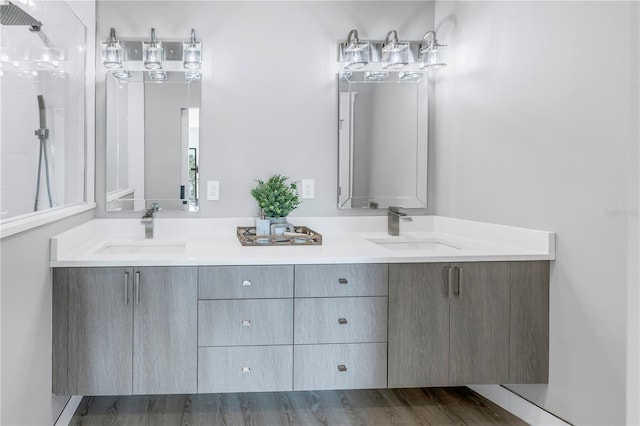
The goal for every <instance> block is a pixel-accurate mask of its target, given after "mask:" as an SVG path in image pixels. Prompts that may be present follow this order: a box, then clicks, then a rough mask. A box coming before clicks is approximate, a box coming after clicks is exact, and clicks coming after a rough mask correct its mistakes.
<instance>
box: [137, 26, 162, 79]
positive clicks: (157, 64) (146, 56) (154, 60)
mask: <svg viewBox="0 0 640 426" xmlns="http://www.w3.org/2000/svg"><path fill="white" fill-rule="evenodd" d="M163 56H164V49H163V48H162V42H160V41H158V40H156V29H155V28H151V40H149V41H143V42H142V59H143V61H144V67H145V68H147V69H150V70H157V69H161V68H162V60H163Z"/></svg>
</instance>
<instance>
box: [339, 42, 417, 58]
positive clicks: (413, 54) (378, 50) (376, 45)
mask: <svg viewBox="0 0 640 426" xmlns="http://www.w3.org/2000/svg"><path fill="white" fill-rule="evenodd" d="M364 41H368V42H369V44H370V46H371V47H370V49H371V51H370V52H371V57H370V59H369V62H371V63H377V62H382V48H383V47H384V40H364ZM401 42H402V43H409V61H410V62H417V61H418V58H419V57H420V46H421V43H422V42H421V41H404V40H401ZM346 48H347V42H346V41H343V42H339V43H338V62H343V61H344V59H345V58H344V49H346Z"/></svg>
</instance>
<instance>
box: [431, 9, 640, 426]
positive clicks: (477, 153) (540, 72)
mask: <svg viewBox="0 0 640 426" xmlns="http://www.w3.org/2000/svg"><path fill="white" fill-rule="evenodd" d="M638 22H639V21H638V3H637V2H438V3H437V4H436V17H435V26H436V29H437V30H438V38H439V39H440V41H441V42H444V43H447V44H449V45H450V48H449V52H448V53H449V55H450V56H449V64H450V66H449V67H448V68H447V69H446V70H445V71H444V72H443V73H441V75H440V78H439V80H438V81H437V82H436V91H437V94H436V112H435V115H436V117H435V140H434V141H433V142H434V143H435V145H433V146H432V148H433V153H432V155H433V156H434V157H435V161H434V163H435V164H436V167H437V169H436V171H435V173H436V176H435V180H436V203H435V204H436V212H437V214H440V215H446V216H453V217H460V218H465V219H473V220H481V221H487V222H495V223H501V224H506V225H516V226H525V227H532V228H539V229H546V230H550V231H555V232H556V233H557V260H556V261H555V262H553V264H552V271H551V293H550V297H551V301H550V303H551V306H550V380H549V385H548V386H542V385H540V386H538V385H536V386H513V387H512V388H513V389H515V390H517V392H518V393H520V394H522V395H523V396H525V397H526V398H528V399H531V400H533V401H535V402H536V403H538V404H540V405H541V406H543V407H544V408H546V409H548V410H549V411H551V412H553V413H554V414H556V415H558V416H560V417H563V418H565V419H567V420H569V421H570V422H572V423H575V424H594V425H595V424H598V425H602V424H607V425H613V424H625V423H626V422H633V423H629V424H638V417H637V412H638V411H637V410H638V393H637V389H638V366H637V364H638V359H637V333H638V324H637V322H635V323H634V322H633V318H634V317H635V318H636V319H637V307H638V305H637V300H638V296H637V294H638V291H637V288H638V281H637V278H638V273H637V269H638V256H639V255H638V243H637V241H638V240H637V232H638V172H639V168H638V125H639V123H638V79H639V68H638V48H639V44H638V43H639V41H638ZM432 129H433V127H432ZM628 292H629V294H630V295H632V296H634V297H635V299H633V302H630V304H629V305H630V306H629V307H630V310H629V321H628V320H627V314H628V309H627V308H628V306H627V297H628ZM633 305H635V307H634V306H633ZM634 310H635V314H634ZM634 336H635V337H634ZM628 337H629V338H633V339H632V340H630V344H631V345H630V346H628V345H627V338H628ZM633 345H635V348H636V349H635V356H636V358H635V359H627V350H628V348H629V353H630V354H632V355H633V352H634V349H633ZM627 411H628V414H627ZM634 412H635V413H636V414H633V413H634ZM625 415H627V416H628V417H626V416H625Z"/></svg>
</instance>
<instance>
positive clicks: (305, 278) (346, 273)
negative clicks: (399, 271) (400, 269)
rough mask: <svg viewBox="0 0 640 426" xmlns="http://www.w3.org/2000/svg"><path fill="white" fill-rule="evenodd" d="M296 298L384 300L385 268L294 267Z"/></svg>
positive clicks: (359, 266)
mask: <svg viewBox="0 0 640 426" xmlns="http://www.w3.org/2000/svg"><path fill="white" fill-rule="evenodd" d="M295 276H296V279H295V282H296V291H295V293H296V297H346V296H386V295H387V294H388V293H389V284H388V283H389V273H388V266H387V265H386V264H373V265H367V264H355V265H296V267H295Z"/></svg>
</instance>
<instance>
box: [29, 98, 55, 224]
mask: <svg viewBox="0 0 640 426" xmlns="http://www.w3.org/2000/svg"><path fill="white" fill-rule="evenodd" d="M38 111H39V113H40V128H39V129H36V131H35V135H36V137H37V138H38V140H40V157H39V158H38V180H37V184H36V201H35V203H34V206H33V211H34V212H35V211H38V197H39V195H40V175H41V170H42V158H43V157H44V173H45V179H46V182H47V196H48V197H49V208H51V207H53V201H52V198H51V184H50V182H49V157H48V156H47V145H46V142H47V139H48V138H49V129H47V110H46V108H45V105H44V97H43V96H42V95H38Z"/></svg>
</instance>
